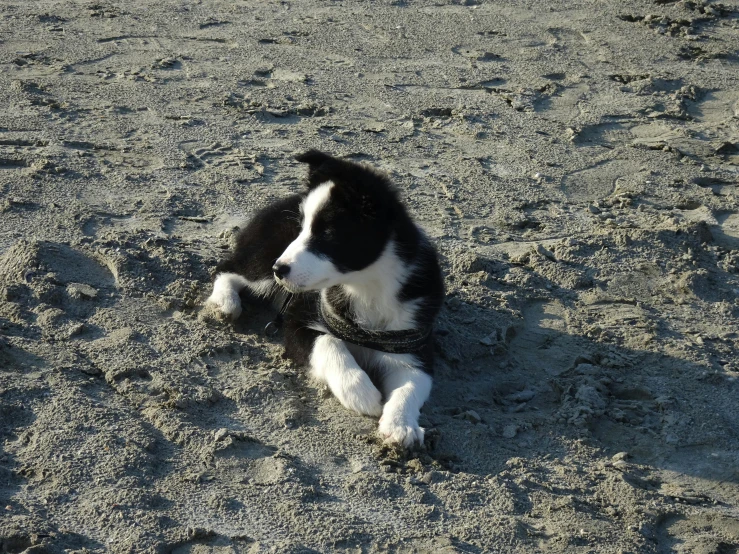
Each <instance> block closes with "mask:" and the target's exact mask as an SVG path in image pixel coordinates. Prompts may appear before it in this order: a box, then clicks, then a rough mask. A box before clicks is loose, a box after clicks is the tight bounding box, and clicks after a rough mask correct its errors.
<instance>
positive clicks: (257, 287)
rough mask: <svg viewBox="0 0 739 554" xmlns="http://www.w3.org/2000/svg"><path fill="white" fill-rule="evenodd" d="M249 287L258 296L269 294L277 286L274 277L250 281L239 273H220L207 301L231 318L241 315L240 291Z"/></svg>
mask: <svg viewBox="0 0 739 554" xmlns="http://www.w3.org/2000/svg"><path fill="white" fill-rule="evenodd" d="M245 288H249V290H251V291H252V292H253V293H254V294H256V295H258V296H262V297H265V296H269V295H270V294H271V293H272V291H273V290H274V288H275V282H274V281H273V280H272V279H262V280H260V281H249V279H247V278H246V277H244V276H242V275H239V274H238V273H219V274H218V276H217V277H216V280H215V282H214V283H213V292H212V293H211V295H210V297H209V298H208V300H206V303H208V304H212V305H214V306H215V307H216V308H217V309H218V310H219V311H220V312H221V313H222V314H224V315H227V316H228V317H230V318H231V319H236V318H237V317H239V315H241V298H239V291H241V290H242V289H245Z"/></svg>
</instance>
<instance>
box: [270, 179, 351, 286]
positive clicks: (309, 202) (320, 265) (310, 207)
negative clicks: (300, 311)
mask: <svg viewBox="0 0 739 554" xmlns="http://www.w3.org/2000/svg"><path fill="white" fill-rule="evenodd" d="M333 186H334V184H333V183H332V182H331V181H328V182H326V183H323V184H322V185H319V186H318V187H316V188H315V189H313V190H312V191H311V192H310V194H308V196H306V198H305V200H303V204H302V205H301V211H302V212H303V226H302V228H301V231H300V234H299V235H298V237H297V238H296V239H295V240H294V241H293V242H291V243H290V244H289V245H288V247H287V248H286V249H285V251H284V252H283V253H282V255H281V256H280V257H279V258H278V259H277V263H278V264H285V265H289V266H290V273H289V274H288V275H287V276H286V277H284V278H283V279H282V283H283V284H284V285H285V286H286V287H287V288H293V289H296V290H301V289H302V290H310V289H313V288H323V287H327V286H332V285H335V284H336V282H337V279H338V278H339V277H340V276H341V273H340V272H339V271H338V270H337V269H336V266H335V265H334V264H333V263H332V262H331V261H330V260H328V259H326V258H322V257H320V256H316V255H315V254H314V253H313V252H311V251H310V250H308V242H309V241H310V237H311V225H312V224H313V219H314V218H315V216H316V214H317V213H318V212H319V211H320V210H321V209H322V208H323V207H324V206H325V205H326V204H327V203H328V201H329V197H330V196H331V187H333Z"/></svg>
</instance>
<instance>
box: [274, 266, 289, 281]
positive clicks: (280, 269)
mask: <svg viewBox="0 0 739 554" xmlns="http://www.w3.org/2000/svg"><path fill="white" fill-rule="evenodd" d="M272 271H274V273H275V277H277V278H278V279H282V278H283V277H287V274H288V273H290V266H289V265H287V264H275V265H273V266H272Z"/></svg>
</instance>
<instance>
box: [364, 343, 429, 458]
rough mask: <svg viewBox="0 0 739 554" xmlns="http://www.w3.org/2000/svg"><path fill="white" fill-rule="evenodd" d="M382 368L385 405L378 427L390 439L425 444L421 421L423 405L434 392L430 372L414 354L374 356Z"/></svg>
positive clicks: (410, 443) (405, 443)
mask: <svg viewBox="0 0 739 554" xmlns="http://www.w3.org/2000/svg"><path fill="white" fill-rule="evenodd" d="M375 360H376V362H378V365H379V366H380V367H381V368H382V369H381V371H382V372H383V375H382V388H383V392H384V393H385V398H386V399H387V400H386V402H385V406H384V408H383V410H382V417H381V418H380V425H379V431H380V434H381V435H383V436H384V437H385V438H386V439H387V440H388V441H391V442H396V443H399V444H402V445H403V446H406V447H407V446H411V445H412V444H413V443H414V442H418V443H420V444H423V436H424V430H423V429H422V428H421V427H419V425H418V416H419V415H420V413H421V406H423V403H424V402H426V400H427V399H428V397H429V394H431V382H432V380H431V376H430V375H429V374H427V373H425V372H424V371H423V370H422V369H421V365H420V361H419V360H418V358H417V357H416V356H414V355H413V354H386V353H384V352H380V353H378V354H377V355H376V357H375Z"/></svg>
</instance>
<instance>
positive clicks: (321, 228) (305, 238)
mask: <svg viewBox="0 0 739 554" xmlns="http://www.w3.org/2000/svg"><path fill="white" fill-rule="evenodd" d="M296 159H297V160H298V161H300V162H303V163H306V164H308V166H309V173H308V193H307V195H306V196H305V199H304V200H303V203H302V204H301V207H300V211H301V217H302V221H301V231H300V234H299V235H298V237H297V238H296V239H295V240H294V241H293V242H292V243H291V244H290V245H289V246H288V247H287V249H286V250H285V251H284V252H283V253H282V255H281V256H280V257H279V258H278V259H277V261H276V262H275V265H274V267H273V268H272V269H273V271H274V274H275V279H276V280H277V282H278V283H280V284H281V285H283V286H284V287H285V288H287V289H288V290H292V291H303V290H319V289H323V288H326V287H331V286H334V285H338V284H343V283H350V282H352V280H353V279H354V278H356V275H357V273H358V272H361V271H362V270H363V269H366V268H367V267H369V266H370V265H372V264H373V263H374V262H375V261H377V260H378V258H379V257H380V256H381V255H382V253H383V251H384V250H385V248H386V247H387V245H388V242H389V241H390V238H391V234H392V229H393V220H394V218H395V214H396V210H397V209H399V208H398V206H399V204H398V200H397V197H396V194H395V191H394V189H393V187H392V186H391V184H390V182H389V181H388V179H387V178H386V177H385V176H383V175H381V174H378V173H376V172H374V171H373V170H371V169H370V168H367V167H364V166H362V165H359V164H356V163H353V162H349V161H346V160H340V159H337V158H334V157H332V156H329V155H328V154H324V153H322V152H318V151H317V150H309V151H308V152H306V153H305V154H301V155H299V156H297V157H296Z"/></svg>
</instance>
